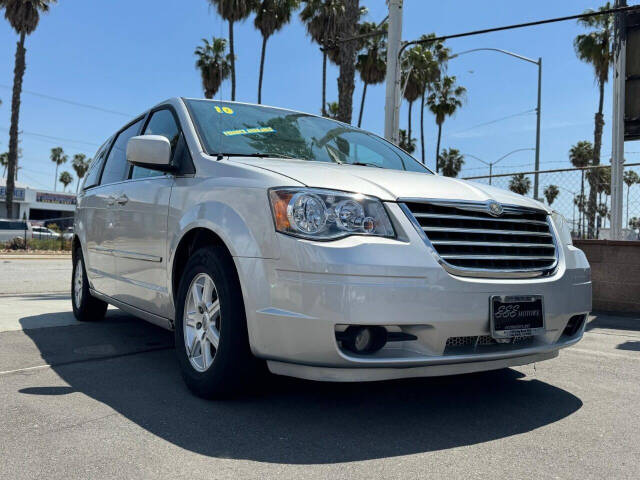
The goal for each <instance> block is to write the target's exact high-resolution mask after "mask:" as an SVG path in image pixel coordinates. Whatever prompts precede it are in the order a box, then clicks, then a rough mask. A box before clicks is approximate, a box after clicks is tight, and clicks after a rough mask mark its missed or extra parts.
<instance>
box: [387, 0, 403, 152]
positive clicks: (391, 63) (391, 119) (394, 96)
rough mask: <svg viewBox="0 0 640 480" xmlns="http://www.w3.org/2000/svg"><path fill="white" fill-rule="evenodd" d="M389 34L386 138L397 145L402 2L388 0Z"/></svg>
mask: <svg viewBox="0 0 640 480" xmlns="http://www.w3.org/2000/svg"><path fill="white" fill-rule="evenodd" d="M388 4H389V34H388V40H387V74H386V79H385V83H386V94H385V103H384V138H386V139H387V140H389V141H390V142H391V143H393V144H395V145H397V144H398V142H399V138H398V129H399V127H400V59H399V58H398V55H399V53H400V44H401V42H402V0H388Z"/></svg>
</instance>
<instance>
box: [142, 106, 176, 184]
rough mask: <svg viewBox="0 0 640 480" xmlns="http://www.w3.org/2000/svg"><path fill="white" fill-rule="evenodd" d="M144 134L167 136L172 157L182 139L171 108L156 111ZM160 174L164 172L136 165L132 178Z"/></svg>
mask: <svg viewBox="0 0 640 480" xmlns="http://www.w3.org/2000/svg"><path fill="white" fill-rule="evenodd" d="M144 135H162V136H163V137H166V138H167V140H169V143H170V144H171V157H172V158H173V156H174V154H175V151H176V146H177V145H178V140H179V139H180V128H179V127H178V125H177V124H176V121H175V119H174V118H173V114H172V113H171V111H170V110H167V109H164V110H158V111H157V112H154V113H153V115H151V119H150V120H149V123H148V124H147V128H145V130H144ZM158 175H163V172H161V171H159V170H150V169H148V168H144V167H138V166H135V165H134V167H133V171H132V173H131V178H146V177H155V176H158Z"/></svg>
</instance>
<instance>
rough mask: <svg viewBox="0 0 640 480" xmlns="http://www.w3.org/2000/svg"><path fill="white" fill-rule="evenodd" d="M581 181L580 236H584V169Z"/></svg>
mask: <svg viewBox="0 0 640 480" xmlns="http://www.w3.org/2000/svg"><path fill="white" fill-rule="evenodd" d="M580 174H581V177H582V179H581V181H580V200H581V203H582V205H578V209H579V210H580V238H584V170H581V171H580Z"/></svg>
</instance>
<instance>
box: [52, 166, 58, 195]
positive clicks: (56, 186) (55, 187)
mask: <svg viewBox="0 0 640 480" xmlns="http://www.w3.org/2000/svg"><path fill="white" fill-rule="evenodd" d="M57 190H58V163H57V162H56V176H55V178H54V179H53V191H54V192H55V191H57Z"/></svg>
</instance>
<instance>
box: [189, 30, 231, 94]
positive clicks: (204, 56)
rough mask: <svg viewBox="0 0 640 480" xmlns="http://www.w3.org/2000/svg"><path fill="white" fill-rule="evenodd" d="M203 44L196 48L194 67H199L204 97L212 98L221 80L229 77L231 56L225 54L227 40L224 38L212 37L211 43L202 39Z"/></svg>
mask: <svg viewBox="0 0 640 480" xmlns="http://www.w3.org/2000/svg"><path fill="white" fill-rule="evenodd" d="M202 43H203V45H201V46H199V47H198V48H196V50H195V52H194V54H195V55H197V57H198V60H196V67H197V68H199V69H200V76H201V77H202V88H203V89H204V96H205V97H206V98H213V97H214V96H215V94H216V93H218V90H219V89H220V85H222V82H223V81H224V80H225V79H227V78H229V73H230V72H231V58H230V55H229V54H227V41H226V40H225V39H224V38H216V37H213V38H212V41H211V43H209V41H208V40H207V39H206V38H203V39H202Z"/></svg>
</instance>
